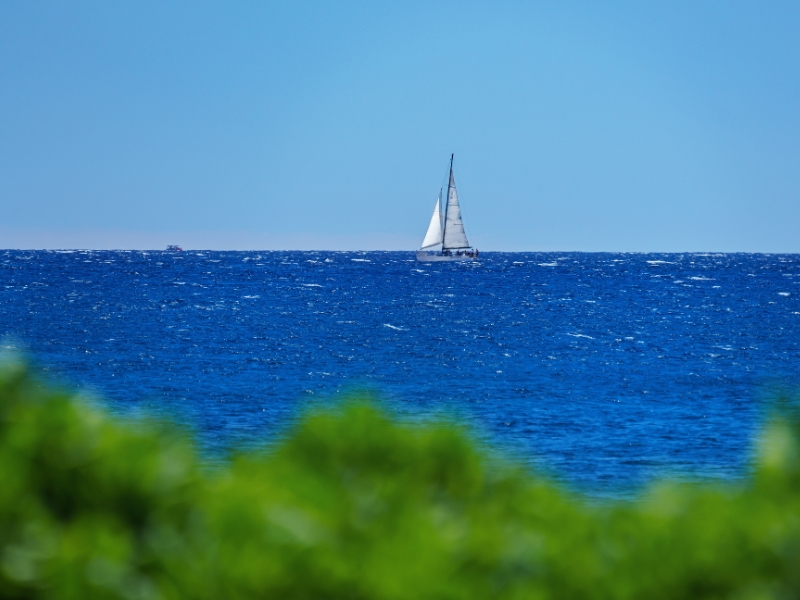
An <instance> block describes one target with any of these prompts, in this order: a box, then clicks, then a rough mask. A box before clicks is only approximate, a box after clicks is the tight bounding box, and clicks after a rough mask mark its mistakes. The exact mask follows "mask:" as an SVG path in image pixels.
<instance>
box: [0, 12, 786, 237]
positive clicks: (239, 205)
mask: <svg viewBox="0 0 800 600" xmlns="http://www.w3.org/2000/svg"><path fill="white" fill-rule="evenodd" d="M451 152H454V153H455V156H456V159H455V163H456V181H457V184H458V187H459V194H460V198H461V202H462V207H463V214H464V218H465V222H466V230H467V234H468V235H469V237H470V241H471V242H472V243H473V245H475V246H477V247H478V248H480V249H481V250H564V251H566V250H586V251H754V252H800V2H797V0H792V1H790V2H764V1H758V2H756V1H752V2H737V1H735V0H725V1H718V2H713V1H698V0H692V1H680V0H672V1H663V2H659V1H653V2H650V1H648V2H642V1H641V0H637V1H631V2H570V1H563V0H561V1H555V0H554V1H551V2H530V1H528V2H522V1H520V2H503V1H497V0H495V1H492V2H482V3H475V2H464V1H461V2H435V1H430V0H426V1H424V2H413V1H404V2H397V3H389V2H366V1H364V2H233V1H226V2H217V3H210V2H200V1H192V2H177V1H168V0H166V1H165V0H158V1H154V2H146V1H141V0H137V1H136V2H122V1H119V2H117V1H115V2H109V1H106V0H103V1H99V2H81V1H76V0H71V1H69V2H56V1H52V2H37V1H35V0H27V1H25V2H13V1H7V2H2V3H0V247H5V248H162V247H164V246H165V245H166V244H168V243H174V244H180V245H183V246H184V247H189V248H216V249H409V250H411V249H414V248H416V247H417V246H418V245H419V242H420V241H421V240H422V237H423V235H424V233H425V229H426V227H427V224H428V221H429V219H430V213H431V211H432V209H433V205H434V202H435V199H436V195H437V193H438V190H439V186H440V185H441V183H442V182H443V180H444V178H445V175H446V171H447V162H448V159H449V157H450V153H451Z"/></svg>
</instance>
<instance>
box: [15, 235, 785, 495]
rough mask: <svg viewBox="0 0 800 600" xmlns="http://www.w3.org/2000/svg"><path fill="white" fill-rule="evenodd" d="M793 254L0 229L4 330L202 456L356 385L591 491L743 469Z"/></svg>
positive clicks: (70, 378)
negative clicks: (92, 245) (242, 248)
mask: <svg viewBox="0 0 800 600" xmlns="http://www.w3.org/2000/svg"><path fill="white" fill-rule="evenodd" d="M798 284H800V255H763V254H605V253H490V252H486V253H481V258H480V260H479V261H477V262H465V263H418V262H416V261H415V259H414V255H413V253H410V252H208V251H205V252H194V251H192V252H121V251H69V252H67V251H61V252H57V251H0V336H2V339H3V344H2V345H3V346H5V347H12V348H16V349H20V350H22V351H23V352H24V353H25V354H26V355H28V356H29V357H31V358H32V359H33V360H34V362H35V363H36V364H37V365H38V366H39V368H41V369H44V370H45V371H46V372H47V373H49V376H50V377H51V378H53V379H54V380H56V381H59V382H61V383H66V384H67V385H69V386H72V387H77V388H80V389H83V390H86V391H88V392H90V393H91V394H93V395H94V396H96V397H97V398H100V400H99V401H100V402H102V403H104V404H105V405H106V406H108V407H109V409H110V410H112V411H114V412H116V413H121V414H130V415H139V414H141V413H148V414H156V415H157V416H168V417H169V418H171V419H176V420H178V421H180V422H182V423H184V424H186V425H188V426H189V427H191V428H192V429H193V430H194V432H195V435H196V436H197V439H198V442H199V444H200V445H201V446H202V448H203V449H204V451H205V452H206V453H207V454H208V455H209V456H212V457H214V456H216V457H220V456H224V455H225V453H226V452H228V451H230V450H232V449H237V448H249V447H253V446H263V445H268V444H270V443H273V442H274V441H275V440H277V439H280V436H281V435H283V434H284V433H285V432H286V431H287V429H288V428H290V427H291V426H292V424H293V423H294V422H295V421H296V419H297V418H298V417H299V416H301V415H302V414H303V412H304V411H306V410H308V409H309V408H310V407H314V406H318V405H320V404H322V405H328V404H332V403H336V402H338V401H340V400H341V399H342V398H344V397H346V396H348V395H349V394H353V393H368V394H371V395H374V396H375V397H376V398H378V401H380V402H382V403H383V404H384V405H385V406H386V409H387V410H389V411H391V412H393V413H395V414H396V415H398V417H400V418H405V419H411V420H429V419H438V418H442V417H448V418H455V419H458V420H459V421H461V422H462V423H464V424H465V425H466V426H467V427H469V428H470V429H471V431H472V432H473V434H474V435H475V436H477V437H479V438H481V439H482V440H483V441H485V442H486V443H487V444H490V445H491V446H492V447H494V448H496V449H497V451H498V452H500V453H502V454H505V455H507V456H510V457H512V458H513V460H516V461H521V462H523V463H525V464H527V465H529V466H530V467H532V468H534V469H536V470H539V471H542V472H546V473H548V474H550V475H551V476H553V477H556V478H559V479H561V480H563V481H565V482H566V483H568V484H569V485H571V486H573V487H575V488H577V489H582V490H587V491H590V492H592V493H598V494H616V493H620V491H623V493H624V490H635V489H638V488H639V487H640V486H642V485H643V484H646V483H647V482H648V481H650V480H652V479H653V478H656V477H663V476H672V477H681V478H694V477H703V478H723V479H735V478H738V477H742V476H743V475H745V474H746V473H747V470H748V465H749V461H750V460H751V458H752V448H753V437H754V435H755V434H756V432H757V428H758V426H759V424H760V423H761V421H762V420H763V419H764V418H765V415H766V414H767V413H766V411H767V409H766V407H767V406H768V400H769V399H770V398H771V397H773V396H774V395H775V394H777V393H779V392H780V391H781V390H792V389H794V387H795V386H796V385H797V384H798V382H800V378H799V377H798V375H800V373H799V371H798V367H800V288H798V287H796V286H797V285H798Z"/></svg>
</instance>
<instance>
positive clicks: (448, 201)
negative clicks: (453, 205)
mask: <svg viewBox="0 0 800 600" xmlns="http://www.w3.org/2000/svg"><path fill="white" fill-rule="evenodd" d="M454 156H455V154H451V155H450V175H449V177H448V178H447V196H445V201H444V223H443V225H442V253H444V251H445V247H444V234H445V228H446V227H447V207H448V206H449V204H450V182H451V181H453V157H454Z"/></svg>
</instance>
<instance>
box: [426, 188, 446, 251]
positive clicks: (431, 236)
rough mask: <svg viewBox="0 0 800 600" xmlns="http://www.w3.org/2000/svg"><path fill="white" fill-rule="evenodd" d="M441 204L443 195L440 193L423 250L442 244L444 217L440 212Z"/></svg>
mask: <svg viewBox="0 0 800 600" xmlns="http://www.w3.org/2000/svg"><path fill="white" fill-rule="evenodd" d="M441 203H442V193H441V192H439V197H438V198H437V199H436V206H434V207H433V216H432V217H431V224H430V225H428V233H426V234H425V239H424V240H422V250H427V249H428V248H432V247H433V246H438V245H439V244H441V243H442V215H441V212H440V210H439V206H440V205H441Z"/></svg>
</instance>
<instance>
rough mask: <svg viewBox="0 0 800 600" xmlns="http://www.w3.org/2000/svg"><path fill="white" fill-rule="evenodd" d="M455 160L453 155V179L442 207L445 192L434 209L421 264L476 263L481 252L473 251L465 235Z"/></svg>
mask: <svg viewBox="0 0 800 600" xmlns="http://www.w3.org/2000/svg"><path fill="white" fill-rule="evenodd" d="M453 157H454V155H453V154H451V155H450V178H449V180H448V182H447V194H446V195H445V202H444V206H442V190H443V189H444V188H442V189H440V190H439V197H438V198H437V199H436V205H435V206H434V207H433V215H432V216H431V222H430V225H428V231H427V232H426V233H425V238H424V239H423V240H422V246H421V247H420V249H419V250H417V260H419V261H422V262H433V261H451V260H475V259H477V258H478V250H477V249H476V250H473V249H472V246H470V245H469V241H468V240H467V234H466V232H465V231H464V221H463V220H462V218H461V206H460V205H459V203H458V192H457V191H456V180H455V177H453Z"/></svg>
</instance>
